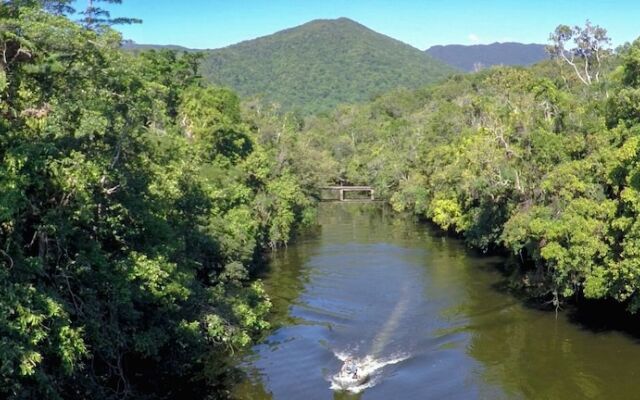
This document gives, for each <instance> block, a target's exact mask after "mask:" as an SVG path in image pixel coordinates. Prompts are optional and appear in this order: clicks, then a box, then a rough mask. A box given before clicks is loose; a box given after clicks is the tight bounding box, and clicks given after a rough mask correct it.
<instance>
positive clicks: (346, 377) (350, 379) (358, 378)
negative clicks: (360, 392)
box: [333, 359, 369, 390]
mask: <svg viewBox="0 0 640 400" xmlns="http://www.w3.org/2000/svg"><path fill="white" fill-rule="evenodd" d="M368 380H369V374H367V373H365V372H364V371H362V370H361V369H360V368H358V365H357V364H356V362H355V361H353V360H351V359H347V360H346V361H345V362H344V364H343V365H342V368H341V369H340V372H338V373H337V374H336V375H335V376H334V377H333V382H334V383H335V384H336V385H337V386H338V387H339V388H341V389H345V390H346V389H351V388H354V387H357V386H361V385H363V384H365V383H366V382H367V381H368Z"/></svg>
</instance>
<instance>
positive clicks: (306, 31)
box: [202, 18, 453, 113]
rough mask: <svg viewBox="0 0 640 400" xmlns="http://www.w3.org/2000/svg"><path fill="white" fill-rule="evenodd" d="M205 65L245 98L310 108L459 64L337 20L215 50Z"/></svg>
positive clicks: (431, 77)
mask: <svg viewBox="0 0 640 400" xmlns="http://www.w3.org/2000/svg"><path fill="white" fill-rule="evenodd" d="M202 71H203V75H204V76H205V77H207V78H209V79H210V80H211V81H213V82H214V83H217V84H222V85H225V86H230V87H232V88H233V89H235V90H237V91H238V92H239V93H240V94H241V95H243V96H255V95H262V96H264V97H265V99H266V100H268V101H273V102H277V103H280V104H281V105H282V106H283V107H284V108H286V109H300V110H301V111H303V112H306V113H308V112H315V111H323V110H329V109H331V108H333V107H334V106H336V105H337V104H340V103H353V102H359V101H363V100H367V99H369V98H371V96H373V95H376V94H379V93H383V92H386V91H388V90H391V89H394V88H397V87H409V88H416V87H419V86H422V85H425V84H428V83H430V82H434V81H436V80H438V79H440V78H443V77H444V76H446V75H448V74H449V73H451V72H453V69H452V68H450V67H448V66H447V65H445V64H444V63H442V62H440V61H437V60H435V59H433V58H432V57H431V56H429V55H428V54H425V53H424V52H422V51H420V50H418V49H416V48H414V47H412V46H410V45H408V44H406V43H403V42H400V41H398V40H395V39H392V38H390V37H388V36H385V35H383V34H380V33H377V32H375V31H373V30H371V29H369V28H367V27H365V26H363V25H361V24H359V23H357V22H355V21H352V20H350V19H348V18H338V19H329V20H327V19H319V20H313V21H310V22H308V23H306V24H303V25H300V26H298V27H295V28H290V29H286V30H283V31H279V32H276V33H274V34H271V35H268V36H264V37H260V38H257V39H253V40H248V41H244V42H241V43H238V44H235V45H232V46H228V47H225V48H223V49H217V50H212V51H208V52H206V53H205V58H204V60H203V63H202Z"/></svg>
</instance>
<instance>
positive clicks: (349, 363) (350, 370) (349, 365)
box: [340, 357, 358, 379]
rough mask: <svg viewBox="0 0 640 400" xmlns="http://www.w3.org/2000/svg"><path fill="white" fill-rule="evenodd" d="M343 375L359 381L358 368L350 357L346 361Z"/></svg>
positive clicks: (343, 366)
mask: <svg viewBox="0 0 640 400" xmlns="http://www.w3.org/2000/svg"><path fill="white" fill-rule="evenodd" d="M340 372H341V373H342V374H343V375H346V376H349V377H350V378H351V379H358V366H357V365H356V362H355V361H354V359H353V358H351V357H349V358H347V359H346V360H345V361H344V364H343V365H342V370H341V371H340Z"/></svg>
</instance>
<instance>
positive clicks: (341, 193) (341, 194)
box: [340, 189, 344, 201]
mask: <svg viewBox="0 0 640 400" xmlns="http://www.w3.org/2000/svg"><path fill="white" fill-rule="evenodd" d="M340 201H344V189H340Z"/></svg>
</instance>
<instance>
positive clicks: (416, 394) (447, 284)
mask: <svg viewBox="0 0 640 400" xmlns="http://www.w3.org/2000/svg"><path fill="white" fill-rule="evenodd" d="M319 222H320V224H321V226H320V228H319V231H316V232H315V234H312V235H307V236H302V237H300V238H299V240H298V241H296V242H295V243H294V244H292V245H290V246H289V248H288V249H286V250H284V251H281V252H278V253H277V254H275V255H274V256H273V257H272V258H271V260H270V266H269V271H268V272H267V273H266V275H265V280H264V282H265V287H266V289H267V292H268V293H269V295H270V296H271V298H272V301H273V304H274V312H273V315H272V320H273V322H274V326H275V327H276V329H275V330H274V331H273V332H271V334H270V335H269V337H268V338H266V339H265V341H264V342H263V343H262V344H260V345H258V346H255V347H254V348H253V350H252V352H251V353H250V354H248V355H247V356H246V357H244V358H243V359H242V361H241V367H242V368H243V369H244V370H245V371H246V373H247V379H246V380H245V381H244V382H242V383H241V384H240V385H238V387H237V388H236V390H235V391H234V396H235V397H236V398H238V399H252V400H254V399H255V400H267V399H360V398H362V399H389V398H402V399H440V398H448V399H502V398H504V399H569V400H570V399H600V398H606V399H629V398H636V397H637V394H638V393H640V379H639V378H640V370H638V368H637V360H638V359H640V346H638V344H637V343H636V339H635V338H638V337H640V335H638V333H639V332H640V324H638V322H637V319H636V320H634V321H629V320H628V319H627V321H628V322H622V321H624V319H619V318H618V316H619V315H613V316H611V315H609V316H607V317H604V316H605V315H606V314H607V313H610V311H609V310H611V309H610V308H606V310H607V312H606V313H605V312H594V310H596V309H597V307H600V308H601V311H605V308H604V306H603V305H602V304H581V307H578V308H571V309H567V310H566V311H565V312H561V313H560V314H559V315H558V317H557V318H556V316H555V314H554V313H553V312H550V311H543V310H540V309H538V308H536V307H533V306H532V305H530V304H526V303H525V302H523V301H522V300H521V299H520V298H518V297H516V296H514V295H513V293H512V291H511V290H510V285H509V284H508V282H507V278H508V271H507V270H505V269H504V268H502V265H504V262H505V260H504V259H503V258H501V257H499V256H482V255H480V254H477V253H474V252H470V251H468V249H466V248H465V246H464V244H462V243H461V242H460V241H458V240H456V239H454V238H451V237H449V236H446V235H441V234H438V233H437V232H435V231H434V230H433V229H432V228H431V227H429V226H428V225H424V224H419V223H416V221H415V220H414V219H413V218H406V217H402V216H398V215H397V214H394V213H392V212H390V211H389V210H388V209H385V208H384V207H381V206H380V205H377V204H376V205H371V204H357V205H356V204H349V205H346V204H328V205H322V207H321V209H320V212H319ZM506 273H507V274H506ZM585 306H588V308H586V307H585ZM594 307H596V308H594ZM341 352H342V353H348V354H351V355H353V356H354V357H359V358H361V357H365V356H371V355H375V356H376V357H380V359H388V358H390V357H393V356H394V355H395V356H397V355H399V354H401V355H403V357H404V358H402V360H403V361H401V362H398V363H396V364H393V365H388V366H385V367H384V368H382V370H381V371H382V372H381V377H380V380H379V381H377V384H375V385H373V386H372V387H369V388H367V389H366V390H364V391H363V392H361V393H359V394H352V393H348V392H344V391H332V390H330V389H329V387H330V382H329V381H330V377H331V376H332V375H333V374H335V372H336V371H338V370H339V368H340V365H341V361H340V359H339V358H338V357H337V356H336V354H338V353H341ZM375 353H377V354H375ZM636 371H637V372H636Z"/></svg>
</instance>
